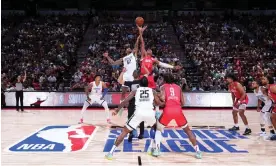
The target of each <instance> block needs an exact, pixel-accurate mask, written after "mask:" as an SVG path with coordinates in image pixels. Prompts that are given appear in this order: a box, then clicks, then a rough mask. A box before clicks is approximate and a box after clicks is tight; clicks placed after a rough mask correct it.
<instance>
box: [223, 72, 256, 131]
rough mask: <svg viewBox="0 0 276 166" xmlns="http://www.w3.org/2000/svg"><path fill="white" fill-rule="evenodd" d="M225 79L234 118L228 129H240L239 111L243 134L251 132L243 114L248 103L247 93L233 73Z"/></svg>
mask: <svg viewBox="0 0 276 166" xmlns="http://www.w3.org/2000/svg"><path fill="white" fill-rule="evenodd" d="M226 79H227V82H228V83H229V86H228V89H229V91H230V92H231V95H232V101H233V111H232V115H233V120H234V126H233V127H232V128H230V129H229V131H237V130H240V128H239V126H238V113H239V115H240V117H241V118H242V121H243V123H244V125H245V127H246V129H245V131H244V133H243V135H249V134H251V129H250V128H249V126H248V121H247V118H246V116H245V115H244V112H245V109H246V105H247V104H248V97H247V94H246V93H245V90H244V89H243V87H242V85H241V84H240V83H239V82H237V79H236V77H235V75H234V74H228V75H227V76H226Z"/></svg>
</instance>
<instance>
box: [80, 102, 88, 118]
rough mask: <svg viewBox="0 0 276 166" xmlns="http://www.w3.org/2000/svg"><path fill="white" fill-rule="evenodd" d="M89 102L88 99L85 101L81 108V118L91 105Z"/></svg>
mask: <svg viewBox="0 0 276 166" xmlns="http://www.w3.org/2000/svg"><path fill="white" fill-rule="evenodd" d="M89 105H90V104H89V103H88V102H87V101H85V102H84V104H83V107H82V110H81V119H82V118H83V115H84V112H85V111H86V110H87V107H89Z"/></svg>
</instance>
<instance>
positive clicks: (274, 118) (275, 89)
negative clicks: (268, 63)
mask: <svg viewBox="0 0 276 166" xmlns="http://www.w3.org/2000/svg"><path fill="white" fill-rule="evenodd" d="M262 84H263V85H264V86H265V87H266V88H267V89H268V97H269V99H270V100H272V110H271V111H272V114H271V122H272V125H273V127H274V129H276V84H274V80H273V78H272V77H269V76H263V77H262ZM271 140H276V135H275V134H274V135H273V136H271Z"/></svg>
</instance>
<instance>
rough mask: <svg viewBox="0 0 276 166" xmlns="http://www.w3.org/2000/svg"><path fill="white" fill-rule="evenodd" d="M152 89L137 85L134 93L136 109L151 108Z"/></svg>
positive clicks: (145, 109) (147, 109) (146, 109)
mask: <svg viewBox="0 0 276 166" xmlns="http://www.w3.org/2000/svg"><path fill="white" fill-rule="evenodd" d="M153 100H154V96H153V91H152V89H151V88H148V87H139V88H138V89H137V90H136V94H135V106H136V111H145V112H144V113H146V111H150V110H153Z"/></svg>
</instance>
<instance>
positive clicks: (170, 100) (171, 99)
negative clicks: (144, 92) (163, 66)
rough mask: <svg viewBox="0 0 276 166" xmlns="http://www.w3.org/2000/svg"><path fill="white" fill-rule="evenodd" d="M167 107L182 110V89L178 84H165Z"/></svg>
mask: <svg viewBox="0 0 276 166" xmlns="http://www.w3.org/2000/svg"><path fill="white" fill-rule="evenodd" d="M163 88H164V90H165V103H166V106H165V107H173V108H176V107H179V108H181V107H182V106H181V95H182V93H181V88H180V87H179V86H178V85H176V84H164V85H163Z"/></svg>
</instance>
